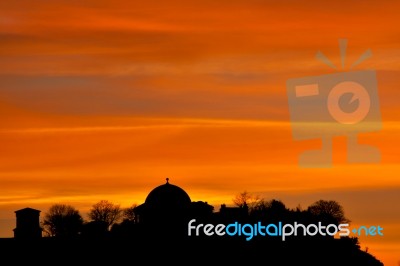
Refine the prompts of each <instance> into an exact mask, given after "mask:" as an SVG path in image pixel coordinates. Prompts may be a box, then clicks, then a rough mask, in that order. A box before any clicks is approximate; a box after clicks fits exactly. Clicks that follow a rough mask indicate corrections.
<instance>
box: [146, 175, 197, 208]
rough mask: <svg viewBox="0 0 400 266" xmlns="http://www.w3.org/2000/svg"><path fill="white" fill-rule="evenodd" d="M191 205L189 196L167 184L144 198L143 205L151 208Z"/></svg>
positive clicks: (178, 188) (180, 189)
mask: <svg viewBox="0 0 400 266" xmlns="http://www.w3.org/2000/svg"><path fill="white" fill-rule="evenodd" d="M190 203H191V199H190V197H189V195H188V194H187V193H186V192H185V191H184V190H183V189H182V188H180V187H178V186H175V185H172V184H170V183H169V182H168V178H167V183H165V184H164V185H161V186H158V187H156V188H154V189H153V190H152V191H151V192H150V193H149V195H148V196H147V198H146V201H145V204H146V205H151V206H171V207H172V206H185V205H188V204H190Z"/></svg>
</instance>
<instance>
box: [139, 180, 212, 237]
mask: <svg viewBox="0 0 400 266" xmlns="http://www.w3.org/2000/svg"><path fill="white" fill-rule="evenodd" d="M213 209H214V207H213V206H211V205H209V204H208V203H207V202H203V201H195V202H192V201H191V199H190V197H189V195H188V194H187V193H186V191H185V190H183V189H182V188H180V187H178V186H176V185H173V184H170V183H169V179H168V178H167V182H166V183H165V184H163V185H160V186H158V187H156V188H154V189H153V190H152V191H151V192H150V193H149V194H148V195H147V197H146V200H145V202H144V203H143V204H141V205H139V206H137V207H136V208H135V209H134V211H135V214H136V217H137V223H138V224H140V225H143V226H149V225H150V226H151V228H150V229H151V231H154V230H158V233H160V231H162V232H165V231H174V230H175V229H176V230H180V231H182V230H184V229H186V224H187V221H188V219H193V218H195V219H199V220H204V219H206V218H207V217H211V215H212V214H213Z"/></svg>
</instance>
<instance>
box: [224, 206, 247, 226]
mask: <svg viewBox="0 0 400 266" xmlns="http://www.w3.org/2000/svg"><path fill="white" fill-rule="evenodd" d="M248 215H249V208H248V206H247V205H246V204H245V205H244V206H240V207H227V206H226V204H221V208H220V209H219V212H218V213H216V216H217V219H218V221H219V222H225V223H230V222H243V221H245V220H246V219H247V218H248Z"/></svg>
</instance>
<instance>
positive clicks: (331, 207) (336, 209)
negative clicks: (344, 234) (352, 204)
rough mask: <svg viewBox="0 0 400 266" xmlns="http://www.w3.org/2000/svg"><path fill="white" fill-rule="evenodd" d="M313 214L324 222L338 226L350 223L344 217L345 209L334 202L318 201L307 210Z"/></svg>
mask: <svg viewBox="0 0 400 266" xmlns="http://www.w3.org/2000/svg"><path fill="white" fill-rule="evenodd" d="M307 210H308V211H309V212H310V213H311V214H313V215H315V216H318V217H320V218H321V219H324V220H330V221H332V222H335V223H337V224H341V223H348V222H350V220H349V219H347V218H346V217H345V215H344V210H343V207H342V206H341V205H340V204H339V203H338V202H336V201H334V200H318V201H316V202H314V203H313V204H311V205H310V206H309V207H308V209H307Z"/></svg>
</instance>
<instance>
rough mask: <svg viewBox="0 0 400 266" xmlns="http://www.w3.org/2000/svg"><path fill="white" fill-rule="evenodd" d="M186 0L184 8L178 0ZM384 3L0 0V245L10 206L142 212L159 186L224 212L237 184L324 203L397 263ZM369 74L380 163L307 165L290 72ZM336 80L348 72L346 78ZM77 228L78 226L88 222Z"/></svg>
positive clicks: (391, 6) (394, 70)
mask: <svg viewBox="0 0 400 266" xmlns="http://www.w3.org/2000/svg"><path fill="white" fill-rule="evenodd" d="M188 2H190V3H188ZM399 8H400V4H399V3H397V2H396V1H380V2H376V1H354V2H352V3H350V2H348V1H324V2H323V4H322V3H321V1H306V2H304V1H261V0H260V1H235V0H234V1H228V0H225V1H211V0H205V1H204V0H202V1H183V0H178V1H168V4H166V2H165V1H98V0H97V1H71V0H68V1H66V0H60V1H40V0H36V1H28V0H21V1H3V2H0V58H1V60H0V81H1V82H0V121H1V123H0V147H1V153H0V237H9V236H12V229H13V228H14V226H15V220H14V211H15V210H17V209H19V208H23V207H26V206H29V207H33V208H38V209H40V210H42V211H43V212H45V211H46V210H47V208H48V206H49V205H50V204H53V203H55V202H65V203H69V204H71V205H74V206H75V207H77V208H79V209H80V210H81V212H82V213H85V212H86V211H87V209H88V208H90V206H91V205H92V204H93V203H95V202H97V201H99V200H101V199H108V200H110V201H113V202H114V203H119V204H121V205H122V206H129V205H131V204H133V203H142V202H143V201H144V199H145V197H146V195H147V193H148V192H149V191H150V190H151V189H152V188H154V187H155V186H157V185H159V184H162V183H164V182H165V178H166V177H167V176H168V177H169V178H170V180H171V183H174V184H176V185H179V186H181V187H182V188H184V189H185V190H186V191H187V192H188V193H189V195H190V196H191V198H192V200H205V201H208V202H209V203H211V204H214V205H215V206H216V208H217V209H218V206H219V204H221V203H227V204H231V199H232V198H233V196H234V195H235V194H237V193H239V192H242V191H244V190H247V191H250V192H253V193H256V194H259V195H261V196H262V197H265V198H266V199H272V198H279V199H281V200H283V202H285V203H286V204H287V205H288V207H295V206H296V205H298V204H301V205H302V206H303V207H307V206H308V205H309V204H311V203H312V202H314V201H316V200H318V199H321V198H323V199H334V200H337V201H339V202H340V203H341V204H342V205H343V206H344V208H345V211H346V214H347V216H348V217H349V218H350V219H351V220H352V221H353V224H354V225H361V224H364V225H376V224H379V225H381V226H383V227H384V228H385V229H384V230H385V236H384V237H381V238H363V237H362V238H360V239H361V245H362V247H363V248H365V247H366V246H368V248H369V251H370V252H371V253H372V254H374V255H376V256H377V257H378V258H379V259H381V260H382V261H383V262H384V263H385V265H389V266H390V265H397V261H400V255H399V254H400V233H399V232H400V205H399V204H398V203H399V202H400V179H399V173H400V159H399V156H398V154H399V152H398V147H399V144H400V138H399V136H400V134H399V133H400V123H399V117H400V108H399V106H400V98H399V92H398V91H399V90H398V85H397V84H399V82H400V78H399V77H400V75H399V71H400V30H399V29H400V27H399V26H400V25H399V24H400V19H399V16H398V10H399ZM341 38H346V39H348V48H347V59H346V60H347V61H346V62H347V66H349V65H350V64H351V63H352V62H354V61H355V60H356V59H357V58H358V57H359V56H360V55H361V54H362V53H363V52H364V51H365V50H367V49H371V51H372V53H373V55H372V57H371V58H369V59H368V60H366V61H365V62H363V63H362V64H360V65H359V66H358V67H357V70H362V69H375V70H376V72H377V78H378V91H379V97H380V105H381V113H382V120H383V129H382V130H381V131H379V132H373V133H366V134H362V135H360V140H361V141H362V142H364V143H369V144H372V145H375V146H377V147H379V149H380V150H381V153H382V162H381V163H379V164H373V165H360V164H359V165H349V164H347V163H346V161H345V139H344V138H342V137H338V138H336V139H334V147H335V148H334V149H335V150H334V166H333V167H332V168H324V169H312V168H311V169H304V168H300V167H299V166H298V164H297V159H298V158H297V156H298V154H299V153H300V152H301V151H302V150H305V149H309V148H312V147H318V145H319V144H320V142H319V141H318V140H315V141H314V140H310V141H304V142H297V141H294V140H293V139H292V136H291V128H290V119H289V110H288V105H287V95H286V80H287V79H289V78H295V77H303V76H316V75H322V74H329V73H335V72H336V71H337V70H334V69H331V68H329V67H328V66H326V65H324V64H323V63H321V62H320V61H318V60H316V59H315V54H316V52H317V51H318V50H321V51H323V53H324V54H325V55H327V56H328V57H329V58H330V59H331V60H332V62H333V63H335V64H336V65H338V66H339V65H340V54H339V47H338V39H341ZM345 70H348V68H346V69H345ZM85 218H86V217H85Z"/></svg>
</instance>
